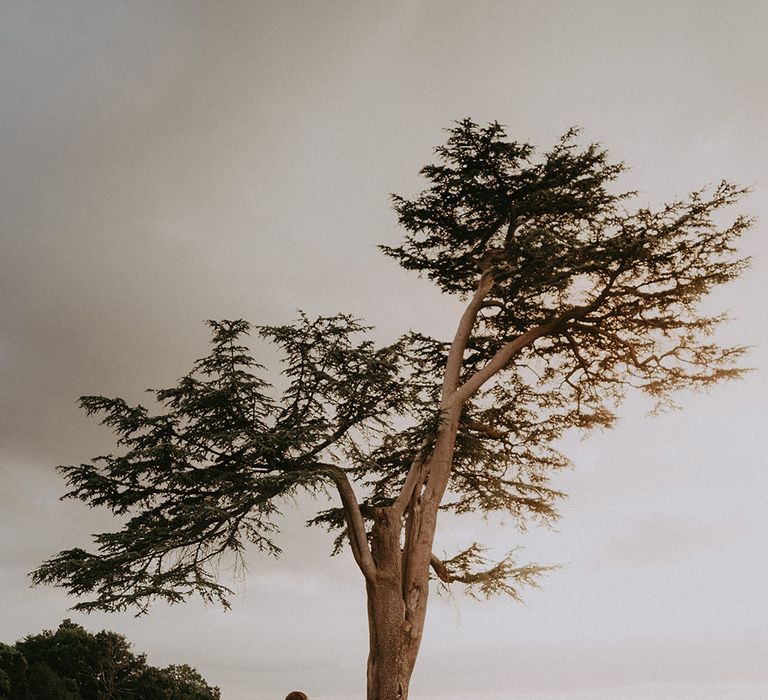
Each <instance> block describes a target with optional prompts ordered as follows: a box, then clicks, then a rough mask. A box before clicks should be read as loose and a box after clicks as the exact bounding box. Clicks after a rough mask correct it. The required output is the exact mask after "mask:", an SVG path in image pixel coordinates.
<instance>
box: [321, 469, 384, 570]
mask: <svg viewBox="0 0 768 700" xmlns="http://www.w3.org/2000/svg"><path fill="white" fill-rule="evenodd" d="M319 467H320V469H319V471H322V472H324V473H325V474H327V475H328V476H330V477H331V479H333V482H334V483H335V484H336V488H337V490H338V492H339V496H340V497H341V504H342V506H343V509H344V520H345V521H346V523H347V531H348V532H349V542H350V545H351V547H352V555H353V556H354V558H355V561H356V562H357V565H358V566H359V567H360V571H362V573H363V576H364V577H365V578H366V580H369V581H370V580H372V579H373V578H374V576H375V575H376V564H375V563H374V561H373V556H372V555H371V549H370V547H369V546H368V537H367V535H366V533H365V523H364V522H363V515H362V513H361V512H360V505H359V504H358V502H357V498H356V497H355V492H354V491H353V490H352V484H350V483H349V479H348V478H347V474H346V472H345V471H344V470H343V469H341V467H337V466H335V465H333V464H320V465H319Z"/></svg>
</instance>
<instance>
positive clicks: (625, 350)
mask: <svg viewBox="0 0 768 700" xmlns="http://www.w3.org/2000/svg"><path fill="white" fill-rule="evenodd" d="M436 153H437V156H438V162H437V163H436V164H434V165H429V166H427V167H425V168H424V169H423V170H422V175H423V176H424V177H425V179H426V181H427V187H426V189H425V190H424V191H423V192H422V193H421V194H419V195H417V196H416V197H415V198H413V199H408V198H405V197H400V196H396V197H395V198H394V201H395V208H396V211H397V213H398V215H399V220H400V223H401V224H402V226H403V227H404V229H405V231H406V235H405V240H404V242H403V243H402V245H400V246H396V247H393V246H382V250H383V251H384V252H385V253H386V254H387V255H389V256H391V257H393V258H395V259H396V260H397V261H398V262H399V263H400V264H401V265H402V266H403V267H405V268H406V269H410V270H415V271H417V272H419V273H422V274H424V275H426V276H427V277H428V278H430V279H431V280H433V281H434V282H435V283H436V284H437V285H438V286H439V288H440V289H441V290H442V291H443V292H446V293H449V294H455V295H458V296H459V297H460V298H462V299H465V300H467V306H466V311H465V313H464V316H463V318H462V320H461V322H460V324H459V328H458V331H457V332H456V335H455V337H454V338H453V339H435V338H430V337H426V336H424V335H421V334H419V333H415V332H411V333H409V334H406V335H404V336H403V337H401V338H400V339H398V340H397V341H395V342H394V343H392V344H391V345H388V346H386V347H382V348H377V347H375V346H374V344H373V343H372V341H371V340H370V339H369V338H368V337H367V335H366V332H367V331H368V330H369V329H367V328H366V327H365V326H364V325H363V324H362V323H361V322H360V321H358V320H356V319H353V318H351V317H349V316H346V315H336V316H328V317H321V318H318V319H314V320H312V319H309V318H307V317H305V316H301V317H300V318H299V319H298V320H297V321H296V322H295V323H293V324H291V325H286V326H255V327H251V326H249V324H247V323H246V322H244V321H220V322H213V321H211V322H209V325H210V327H211V331H212V345H211V350H210V354H209V355H208V356H206V357H204V358H203V359H201V360H199V361H197V362H196V363H195V365H194V366H193V368H192V370H191V371H190V372H189V373H188V374H186V375H185V376H184V377H182V378H181V379H180V380H179V381H178V383H177V384H176V385H175V386H174V387H172V388H169V389H160V390H153V392H152V393H153V397H154V400H155V403H156V407H155V408H154V409H153V410H150V409H149V408H145V407H143V406H130V405H128V404H127V403H126V402H125V401H123V400H122V399H109V398H104V397H99V396H89V397H83V398H82V399H81V404H82V406H83V407H84V408H85V410H86V411H88V413H94V414H99V415H101V416H102V417H103V422H104V423H105V424H107V425H108V426H109V427H111V428H112V429H113V430H114V431H115V434H116V436H117V441H118V446H119V448H120V449H119V451H118V452H116V453H115V454H108V455H103V456H100V457H97V458H95V459H94V460H92V461H91V462H88V463H85V464H80V465H75V466H63V467H61V470H62V471H63V473H64V475H65V476H66V479H67V481H68V484H69V487H70V491H69V493H68V494H67V496H68V497H70V498H78V499H81V500H83V501H85V502H87V503H89V504H90V505H94V506H97V505H98V506H106V507H108V508H110V509H111V510H112V511H113V512H114V513H115V514H116V515H118V516H121V517H123V518H124V524H123V525H122V527H121V529H120V530H118V531H117V532H111V533H104V534H100V535H97V536H96V538H95V543H96V549H95V550H94V551H93V552H86V551H85V550H83V549H79V548H77V549H70V550H67V551H64V552H61V553H60V554H59V555H58V556H56V557H54V558H53V559H51V560H49V561H47V562H45V563H44V564H43V565H42V566H41V567H40V568H39V569H38V570H37V571H36V572H35V573H34V580H35V581H36V582H38V583H41V582H45V583H55V584H59V585H63V586H65V587H67V588H68V589H69V590H70V591H71V592H72V593H74V594H75V595H78V596H83V597H85V600H81V601H80V602H78V603H77V604H76V605H75V607H76V608H78V609H84V610H92V609H104V610H122V609H124V608H126V607H128V606H137V607H138V608H139V610H142V611H143V610H146V606H147V605H148V603H149V602H150V601H151V600H152V599H153V598H161V599H165V600H167V601H170V602H177V601H179V600H181V599H183V598H184V597H186V596H187V595H188V594H190V593H192V592H197V593H199V594H201V595H202V596H203V597H204V598H206V599H216V600H219V601H221V602H222V603H224V604H226V599H227V595H228V593H229V592H230V591H229V590H228V589H227V587H226V586H225V585H224V584H222V583H221V582H220V581H219V579H218V577H217V574H216V572H217V570H218V569H217V563H218V561H219V559H220V558H221V557H222V556H224V555H227V554H230V555H234V556H235V557H236V558H238V557H240V556H241V554H242V552H243V548H244V545H245V543H246V542H247V541H250V542H253V543H255V544H256V545H257V546H258V547H259V548H260V549H262V550H264V551H265V552H268V553H271V554H277V553H279V547H278V544H277V543H276V542H275V540H274V534H275V532H276V528H277V523H276V517H277V516H278V515H279V510H280V507H281V504H282V503H283V502H284V501H285V499H286V498H289V497H291V496H293V495H295V494H296V493H297V492H299V491H301V490H305V491H309V492H311V493H316V492H323V491H325V490H326V489H327V488H328V487H329V486H332V487H334V488H335V489H336V490H337V492H338V497H339V505H338V507H334V508H330V509H327V510H324V511H321V512H319V513H317V514H316V515H315V516H314V517H313V518H312V519H311V520H310V522H311V523H313V524H318V525H322V526H325V527H329V528H330V529H332V530H336V531H337V532H338V533H339V538H338V539H337V547H340V546H342V545H343V544H344V541H345V540H348V541H349V543H350V545H351V549H352V552H353V554H354V556H355V559H356V560H357V562H358V564H360V565H361V568H362V569H363V571H364V572H370V571H371V567H372V566H373V564H374V562H373V561H372V559H371V552H370V550H369V548H368V543H367V541H366V540H367V538H368V536H369V535H370V523H371V521H372V520H371V519H372V517H373V514H374V513H375V511H376V510H377V509H382V508H387V507H390V506H394V505H398V506H402V509H401V510H399V511H397V512H398V513H400V514H402V515H403V517H405V518H406V519H407V518H409V517H412V516H414V512H415V511H414V510H413V508H414V507H415V506H414V503H416V501H414V500H413V498H412V494H414V493H416V492H415V491H414V490H413V489H414V488H415V487H414V484H417V485H418V488H422V487H423V486H424V485H425V484H429V483H431V484H432V485H434V484H435V483H437V480H439V479H441V478H443V476H442V475H443V474H444V475H445V478H446V479H447V491H446V496H445V499H444V500H443V501H442V502H441V504H440V507H441V508H443V509H450V510H452V511H455V512H456V513H471V512H496V511H505V512H509V513H511V514H512V515H513V516H514V517H515V518H516V519H517V522H518V523H519V524H520V525H521V526H524V525H525V523H526V522H528V521H529V520H530V519H531V518H540V519H543V520H545V521H547V520H551V519H552V518H554V517H555V515H556V512H555V503H556V501H557V499H558V498H559V497H560V496H561V495H562V494H559V493H558V492H556V491H554V490H553V489H552V488H551V487H550V484H549V478H550V475H551V473H552V471H553V470H555V469H557V468H559V467H562V466H563V465H565V464H566V463H567V459H566V457H565V456H564V455H562V454H560V453H559V452H558V451H557V449H556V442H557V440H558V439H559V438H560V437H561V436H562V435H563V434H564V432H565V431H567V430H569V429H571V428H578V429H584V430H588V429H590V428H592V427H595V426H608V425H610V424H611V423H612V421H613V420H614V410H615V408H616V406H617V404H618V403H619V402H620V401H621V399H622V398H623V397H624V395H625V393H626V391H627V390H629V389H631V388H634V389H638V390H640V391H643V392H645V393H647V394H649V395H650V396H652V397H653V398H654V399H655V400H656V401H657V402H659V404H660V405H665V404H666V403H667V402H668V401H669V397H670V394H671V393H672V392H674V391H675V390H678V389H681V388H684V387H693V388H696V387H706V386H709V385H710V384H712V383H713V382H716V381H719V380H721V379H725V378H729V377H734V376H737V375H738V374H739V373H740V371H741V370H740V369H739V368H738V367H737V361H738V358H739V357H740V355H741V354H742V349H741V348H723V347H720V346H718V345H717V344H716V343H715V342H713V340H712V338H711V335H712V331H713V330H714V328H715V326H716V325H717V324H718V322H720V321H721V320H722V316H706V315H703V314H702V313H701V311H700V308H699V302H700V301H701V299H702V298H703V297H704V296H705V295H707V294H708V293H709V292H710V291H711V290H712V289H713V288H714V287H715V286H717V285H719V284H721V283H724V282H727V281H729V280H731V279H733V278H735V277H736V276H737V275H738V274H739V273H740V272H741V271H742V270H743V269H744V266H745V264H746V263H745V261H744V260H742V259H739V258H738V257H736V254H735V250H734V242H735V240H736V239H737V238H738V236H739V235H740V234H741V233H742V232H743V231H744V230H745V229H746V228H747V227H748V226H749V224H750V220H749V219H747V218H745V217H742V216H738V217H736V218H735V219H731V220H730V221H729V222H728V223H726V224H724V225H723V224H722V223H721V219H720V217H719V216H718V214H719V212H720V210H722V209H724V208H726V207H728V206H729V205H731V204H733V203H734V202H736V201H737V200H738V199H739V197H740V196H741V195H742V194H743V193H744V190H743V189H742V188H739V187H737V186H734V185H732V184H729V183H726V182H723V183H721V184H720V185H718V186H716V187H714V188H711V189H706V190H700V191H697V192H694V193H693V194H691V195H689V196H688V197H687V198H684V199H680V200H678V201H674V202H671V203H669V204H666V205H664V206H662V207H660V208H658V209H655V210H652V209H649V208H639V209H632V208H631V207H630V204H631V201H632V197H633V195H632V193H626V192H621V191H620V190H617V189H616V188H615V185H616V182H615V181H616V179H617V178H618V177H619V175H621V174H622V172H623V170H624V168H623V166H622V165H621V164H620V163H612V162H611V161H610V160H609V158H608V155H607V153H606V152H605V151H604V150H603V149H602V148H601V147H600V146H596V145H587V146H581V145H579V141H578V133H577V132H576V131H569V132H568V133H566V134H565V135H564V136H563V137H562V139H561V140H560V141H559V142H558V143H557V144H556V145H555V146H554V148H552V149H551V150H549V151H545V152H543V153H538V152H537V150H536V149H535V148H534V147H533V146H531V145H530V144H525V143H518V142H515V141H510V140H508V139H507V137H506V134H505V131H504V128H503V127H502V126H501V125H499V124H497V123H492V124H490V125H488V126H486V127H481V126H479V125H477V124H475V123H473V122H472V121H470V120H464V121H462V122H459V123H457V124H456V125H455V126H454V127H453V128H451V129H450V130H449V132H448V139H447V141H446V143H445V145H443V146H442V147H440V148H438V149H437V151H436ZM249 332H253V333H254V335H255V336H257V337H258V338H259V339H260V340H262V341H266V342H270V343H273V344H275V345H276V346H277V347H278V348H279V350H280V351H281V353H282V358H283V359H282V362H283V375H284V379H283V380H281V382H279V384H282V385H285V388H284V390H282V391H277V390H276V388H275V387H274V386H273V385H272V384H271V383H270V382H269V381H268V380H267V378H266V374H267V373H266V370H265V368H264V367H262V366H261V365H259V364H258V363H257V362H256V360H255V359H254V358H253V357H252V356H251V354H250V350H249V349H248V348H247V346H246V340H245V337H246V335H247V334H248V333H249ZM448 408H451V410H453V409H454V408H455V409H456V410H457V411H458V413H457V415H459V416H460V417H459V418H458V419H457V420H458V422H457V427H456V428H455V436H454V437H455V442H453V437H451V439H450V440H448V441H447V442H446V441H445V440H444V441H443V443H441V444H450V445H451V449H452V450H453V451H452V453H451V457H450V461H449V463H448V465H447V467H446V466H445V465H442V466H440V467H439V469H438V467H437V466H436V464H437V463H436V461H435V460H434V459H432V457H433V455H432V451H433V449H435V444H436V441H437V439H438V436H439V435H441V431H443V432H442V434H443V436H444V433H445V431H446V430H449V429H450V430H453V428H449V427H446V426H447V425H448V424H447V423H446V421H445V416H446V415H447V411H448ZM430 480H431V481H430ZM440 494H441V496H442V491H440ZM414 517H415V516H414ZM419 517H420V516H419ZM406 527H407V526H406ZM366 532H367V533H368V536H367V535H366ZM403 556H407V552H406V553H405V554H404V555H403ZM432 568H433V571H434V574H435V575H436V576H437V577H439V578H440V579H441V580H442V581H444V582H453V581H458V582H463V583H464V584H466V585H467V586H469V587H470V590H474V591H475V592H477V593H480V594H491V593H495V592H505V593H509V594H511V595H513V596H516V595H517V591H518V589H517V585H518V584H520V583H526V582H530V581H531V580H532V578H533V576H534V575H535V574H536V573H537V571H538V570H539V568H537V567H535V566H528V567H526V566H523V567H518V566H515V564H514V562H513V560H512V559H509V558H508V559H505V560H503V561H502V562H498V563H496V564H494V563H492V562H488V563H485V564H484V562H483V558H482V548H481V547H480V546H479V545H477V544H475V545H472V546H471V547H470V548H468V549H467V550H465V551H463V552H459V553H458V554H457V555H456V556H454V557H451V558H449V559H447V560H439V559H437V558H434V557H433V560H432ZM366 575H367V576H368V573H366Z"/></svg>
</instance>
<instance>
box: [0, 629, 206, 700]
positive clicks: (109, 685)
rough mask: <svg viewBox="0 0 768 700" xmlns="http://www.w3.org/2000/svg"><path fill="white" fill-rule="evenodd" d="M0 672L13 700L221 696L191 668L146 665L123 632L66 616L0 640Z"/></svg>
mask: <svg viewBox="0 0 768 700" xmlns="http://www.w3.org/2000/svg"><path fill="white" fill-rule="evenodd" d="M0 673H2V674H3V676H2V677H0V678H3V679H8V680H7V683H6V684H5V686H7V689H6V690H3V689H4V687H5V686H4V685H3V684H2V683H0V698H10V699H13V700H118V699H120V700H123V699H125V700H131V699H133V700H220V694H219V690H218V688H214V687H212V686H209V685H208V683H206V681H205V679H203V677H202V676H201V675H200V674H199V673H198V672H197V671H196V670H195V669H193V668H191V667H190V666H186V665H180V666H168V667H167V668H164V669H159V668H155V667H154V666H149V665H148V664H147V662H146V657H145V656H144V655H143V654H139V655H136V654H134V653H133V652H132V651H131V645H130V644H129V643H128V641H127V640H126V639H125V637H123V636H122V635H120V634H117V633H115V632H109V631H106V630H104V631H101V632H98V633H96V634H92V633H90V632H88V631H86V630H85V629H84V628H83V627H81V626H80V625H77V624H75V623H73V622H71V621H70V620H64V622H62V623H61V625H60V626H59V628H58V629H57V630H56V631H55V632H54V631H49V630H46V631H44V632H42V633H41V634H37V635H30V636H28V637H25V638H24V639H23V640H20V641H18V642H16V644H15V645H14V646H13V647H10V646H7V645H4V644H0ZM3 692H5V693H6V694H5V695H3Z"/></svg>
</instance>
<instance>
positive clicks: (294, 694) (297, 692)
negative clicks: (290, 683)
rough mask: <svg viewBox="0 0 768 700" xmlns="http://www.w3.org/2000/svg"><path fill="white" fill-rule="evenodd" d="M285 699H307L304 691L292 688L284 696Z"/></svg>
mask: <svg viewBox="0 0 768 700" xmlns="http://www.w3.org/2000/svg"><path fill="white" fill-rule="evenodd" d="M285 700H309V698H308V697H307V694H306V693H302V692H301V691H300V690H294V691H292V692H290V693H288V695H286V696H285Z"/></svg>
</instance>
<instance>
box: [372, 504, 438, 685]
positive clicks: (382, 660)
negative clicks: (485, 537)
mask: <svg viewBox="0 0 768 700" xmlns="http://www.w3.org/2000/svg"><path fill="white" fill-rule="evenodd" d="M401 533H402V520H401V518H400V517H398V516H397V515H396V514H395V513H394V512H393V511H392V510H391V509H389V508H382V509H380V510H379V511H377V513H376V516H375V520H374V525H373V535H372V539H371V553H372V554H373V558H374V561H375V562H376V568H377V573H376V576H375V577H374V578H373V579H370V580H368V582H367V593H368V628H369V633H370V648H369V655H368V696H367V697H368V700H407V698H408V686H409V683H410V680H411V673H412V672H413V667H414V665H415V663H416V656H417V654H418V651H419V645H420V643H421V637H422V632H423V630H424V616H425V614H426V610H427V593H428V590H429V570H428V569H425V570H424V571H423V574H421V575H419V576H416V577H414V576H413V575H409V576H407V577H404V575H403V573H404V570H406V568H407V566H404V565H403V554H402V551H401V547H402V542H401ZM406 564H407V562H406ZM406 580H408V581H411V583H409V584H404V581H406ZM414 582H415V583H414Z"/></svg>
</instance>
